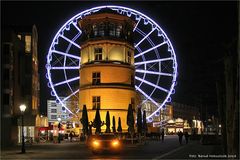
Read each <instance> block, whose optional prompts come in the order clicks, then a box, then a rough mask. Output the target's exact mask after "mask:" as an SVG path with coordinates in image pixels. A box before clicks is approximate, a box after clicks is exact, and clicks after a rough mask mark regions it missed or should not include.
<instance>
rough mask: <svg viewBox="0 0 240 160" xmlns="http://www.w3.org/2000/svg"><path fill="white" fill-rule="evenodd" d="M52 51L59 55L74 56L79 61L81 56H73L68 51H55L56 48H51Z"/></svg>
mask: <svg viewBox="0 0 240 160" xmlns="http://www.w3.org/2000/svg"><path fill="white" fill-rule="evenodd" d="M52 52H53V53H57V54H60V55H63V56H67V57H71V58H75V59H78V60H79V61H80V60H81V57H78V56H74V55H72V54H69V53H65V52H61V51H57V50H52Z"/></svg>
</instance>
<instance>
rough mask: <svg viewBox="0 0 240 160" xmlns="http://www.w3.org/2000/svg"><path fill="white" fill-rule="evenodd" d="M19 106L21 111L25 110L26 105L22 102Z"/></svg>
mask: <svg viewBox="0 0 240 160" xmlns="http://www.w3.org/2000/svg"><path fill="white" fill-rule="evenodd" d="M19 108H20V111H21V112H25V110H26V108H27V107H26V105H25V104H22V105H20V106H19Z"/></svg>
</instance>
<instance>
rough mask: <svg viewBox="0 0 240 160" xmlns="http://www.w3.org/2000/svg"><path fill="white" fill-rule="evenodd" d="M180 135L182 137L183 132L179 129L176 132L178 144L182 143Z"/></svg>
mask: <svg viewBox="0 0 240 160" xmlns="http://www.w3.org/2000/svg"><path fill="white" fill-rule="evenodd" d="M182 137H183V133H182V131H179V132H178V140H179V143H180V144H182Z"/></svg>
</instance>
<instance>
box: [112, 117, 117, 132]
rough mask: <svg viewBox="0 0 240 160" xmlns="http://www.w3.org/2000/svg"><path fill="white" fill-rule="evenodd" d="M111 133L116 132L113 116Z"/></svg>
mask: <svg viewBox="0 0 240 160" xmlns="http://www.w3.org/2000/svg"><path fill="white" fill-rule="evenodd" d="M112 124H113V126H112V132H113V133H115V132H116V125H115V116H113V119H112Z"/></svg>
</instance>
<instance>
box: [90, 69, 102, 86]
mask: <svg viewBox="0 0 240 160" xmlns="http://www.w3.org/2000/svg"><path fill="white" fill-rule="evenodd" d="M100 83H101V73H100V72H93V73H92V84H93V85H98V84H100Z"/></svg>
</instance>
